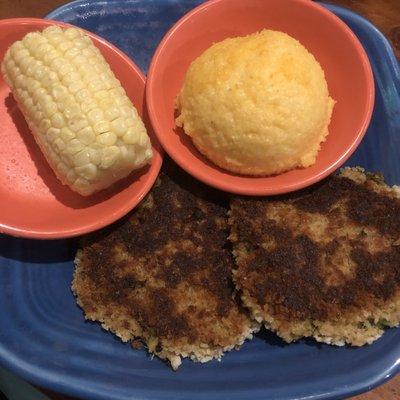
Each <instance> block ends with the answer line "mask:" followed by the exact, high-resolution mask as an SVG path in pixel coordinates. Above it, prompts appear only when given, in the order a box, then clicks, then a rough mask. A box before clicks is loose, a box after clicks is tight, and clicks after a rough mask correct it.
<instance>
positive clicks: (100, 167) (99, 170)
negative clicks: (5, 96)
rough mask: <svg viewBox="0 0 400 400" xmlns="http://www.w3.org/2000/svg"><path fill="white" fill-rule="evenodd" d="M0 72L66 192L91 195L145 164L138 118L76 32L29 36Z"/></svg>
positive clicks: (148, 153) (147, 151) (146, 149)
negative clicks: (67, 188) (66, 186)
mask: <svg viewBox="0 0 400 400" xmlns="http://www.w3.org/2000/svg"><path fill="white" fill-rule="evenodd" d="M1 70H2V73H3V76H4V78H5V80H6V82H7V83H8V85H9V86H10V87H11V89H12V92H13V95H14V97H15V99H16V100H17V102H18V104H19V106H20V108H21V110H22V113H23V114H24V117H25V119H26V120H27V122H28V124H29V127H30V128H31V130H32V132H33V135H34V137H35V140H36V142H37V144H38V145H39V147H40V148H41V150H42V152H43V154H44V155H45V157H46V159H47V161H48V163H49V164H50V166H51V167H52V169H53V170H54V172H55V173H56V175H57V177H58V178H59V179H60V181H61V182H62V183H63V184H65V185H68V186H69V187H70V188H71V189H72V190H74V191H76V192H78V193H80V194H81V195H84V196H87V195H90V194H92V193H94V192H96V191H99V190H102V189H104V188H106V187H108V186H110V185H112V184H113V183H114V182H116V181H118V180H119V179H121V178H124V177H125V176H127V175H128V174H129V173H130V172H131V171H133V170H134V169H137V168H140V167H142V166H143V165H145V164H147V163H148V162H149V161H150V159H151V157H152V150H151V144H150V140H149V137H148V136H147V132H146V128H145V126H144V124H143V122H142V120H141V119H140V117H139V115H138V113H137V111H136V109H135V107H134V106H133V105H132V103H131V101H130V100H129V98H128V97H127V95H126V93H125V90H124V89H123V88H122V87H121V84H120V82H119V81H118V79H116V77H115V76H114V74H113V72H112V71H111V69H110V67H109V65H108V64H107V62H106V61H105V59H104V57H103V56H102V55H101V53H100V51H99V50H98V49H97V47H95V46H94V44H93V43H92V41H91V39H90V38H89V37H88V36H87V35H85V34H84V33H83V32H82V31H81V30H79V29H75V28H68V29H62V28H60V27H56V26H51V27H48V28H46V29H45V30H43V31H42V32H32V33H28V34H27V35H26V36H25V37H24V38H23V39H22V40H21V41H17V42H15V43H14V44H13V45H12V46H11V47H10V48H9V49H8V51H7V53H6V55H5V57H4V60H3V62H2V65H1Z"/></svg>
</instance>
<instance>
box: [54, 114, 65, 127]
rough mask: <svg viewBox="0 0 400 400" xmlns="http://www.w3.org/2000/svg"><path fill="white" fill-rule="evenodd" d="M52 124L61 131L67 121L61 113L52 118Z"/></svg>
mask: <svg viewBox="0 0 400 400" xmlns="http://www.w3.org/2000/svg"><path fill="white" fill-rule="evenodd" d="M51 124H52V125H53V126H54V127H55V128H59V129H61V128H62V127H63V126H64V125H65V120H64V117H63V115H62V114H61V113H60V112H56V113H55V114H53V115H52V116H51Z"/></svg>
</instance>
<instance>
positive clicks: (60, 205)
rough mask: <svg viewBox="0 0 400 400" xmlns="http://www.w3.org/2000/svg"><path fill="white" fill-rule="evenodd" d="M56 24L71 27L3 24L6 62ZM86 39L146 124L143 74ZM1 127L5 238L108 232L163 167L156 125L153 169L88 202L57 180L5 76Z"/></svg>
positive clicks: (0, 204)
mask: <svg viewBox="0 0 400 400" xmlns="http://www.w3.org/2000/svg"><path fill="white" fill-rule="evenodd" d="M54 24H56V25H59V26H70V25H68V24H64V23H61V22H56V21H49V20H43V19H35V18H18V19H8V20H2V21H0V60H2V59H3V57H4V54H5V52H6V50H7V49H8V47H9V46H10V45H11V44H12V43H13V42H14V41H16V40H19V39H21V38H22V37H23V36H24V35H25V34H26V33H28V32H31V31H37V30H42V29H44V28H45V27H46V26H49V25H54ZM86 33H87V34H88V35H89V36H90V37H91V39H92V40H93V42H94V44H95V45H96V46H97V47H98V48H99V49H100V51H101V52H102V54H103V56H104V57H105V59H106V60H107V62H108V63H109V64H110V66H111V69H112V70H113V71H114V73H115V75H116V77H117V78H118V79H119V80H120V81H121V84H122V86H123V87H124V88H125V90H126V92H127V95H128V97H129V98H130V99H131V101H132V103H133V104H134V105H135V107H136V108H137V110H138V112H139V114H140V115H141V116H142V117H143V118H144V121H145V123H146V113H145V96H144V95H145V78H144V76H143V74H142V73H141V71H140V70H139V68H138V67H137V66H136V65H135V64H134V63H133V62H132V61H131V60H130V59H129V58H128V57H127V56H126V55H125V54H124V53H122V52H121V51H120V50H118V49H117V48H116V47H114V46H113V45H111V44H110V43H108V42H106V41H105V40H104V39H102V38H100V37H98V36H96V35H94V34H92V33H90V32H86ZM0 121H1V138H2V139H1V144H2V145H1V147H0V232H4V233H8V234H11V235H14V236H24V237H30V238H41V239H54V238H65V237H70V236H76V235H80V234H83V233H87V232H90V231H94V230H96V229H99V228H102V227H104V226H106V225H108V224H110V223H112V222H114V221H115V220H117V219H118V218H120V217H122V216H123V215H124V214H126V213H127V212H128V211H129V210H131V209H132V208H133V207H135V205H136V204H138V203H139V201H140V200H142V198H143V197H144V196H145V194H146V193H147V192H148V191H149V190H150V188H151V186H152V185H153V183H154V181H155V179H156V178H157V175H158V172H159V170H160V167H161V163H162V155H161V149H160V146H159V144H158V141H157V138H156V137H155V136H154V134H153V133H152V131H151V129H150V124H149V123H146V125H147V128H148V132H149V134H150V138H151V142H152V146H153V152H154V157H153V160H152V163H151V165H150V166H147V167H145V168H142V169H141V170H138V171H135V172H133V173H132V174H131V175H129V176H128V177H127V178H125V179H124V180H122V181H120V182H118V183H117V184H116V185H115V186H113V187H112V188H110V189H108V190H104V191H102V192H99V193H97V194H94V195H92V196H89V197H82V196H80V195H79V194H77V193H75V192H73V191H72V190H70V189H69V188H68V187H67V186H64V185H62V184H61V183H60V181H59V180H58V179H57V178H56V176H55V174H54V172H53V171H52V170H51V168H50V167H49V165H48V164H47V162H46V160H45V158H44V156H43V155H42V153H41V151H40V149H39V147H38V146H37V145H36V143H35V141H34V139H33V136H32V134H31V132H30V131H29V128H28V126H27V124H26V122H25V119H24V117H23V116H22V114H21V112H20V110H19V109H18V106H17V104H16V103H15V100H14V99H13V97H12V95H11V93H10V89H9V87H8V86H7V85H6V83H5V82H4V80H3V78H2V77H1V76H0Z"/></svg>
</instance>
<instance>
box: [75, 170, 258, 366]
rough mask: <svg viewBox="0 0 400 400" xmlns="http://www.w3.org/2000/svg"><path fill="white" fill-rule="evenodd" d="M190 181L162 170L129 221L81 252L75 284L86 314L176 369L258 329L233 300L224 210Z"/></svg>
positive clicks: (219, 352) (206, 358) (229, 346)
mask: <svg viewBox="0 0 400 400" xmlns="http://www.w3.org/2000/svg"><path fill="white" fill-rule="evenodd" d="M185 179H187V178H185ZM190 185H193V187H188V185H187V183H183V182H182V181H181V180H180V179H178V180H176V179H175V178H170V177H168V176H167V175H162V176H161V178H160V179H159V181H158V183H157V184H156V186H155V187H154V188H153V190H152V191H151V192H150V194H149V195H148V196H147V198H146V199H145V200H144V201H143V202H142V203H141V205H140V206H139V207H138V208H137V209H136V210H135V211H133V212H132V213H131V214H130V215H129V216H128V217H127V218H126V219H125V220H124V221H122V222H121V223H119V225H118V226H115V227H113V228H111V229H110V230H109V231H108V232H106V233H103V234H101V235H94V236H93V237H92V238H90V239H89V241H88V243H87V244H86V245H84V246H83V248H82V249H81V250H79V252H78V254H77V256H76V259H75V263H76V270H75V275H74V280H73V284H72V289H73V292H74V293H75V295H76V297H77V302H78V304H79V305H80V306H81V307H82V309H83V310H84V312H85V316H86V318H87V319H89V320H97V321H100V322H101V324H102V326H103V327H104V328H105V329H107V330H110V331H112V332H114V333H115V334H116V335H117V336H119V337H120V338H121V339H122V340H123V341H130V340H134V341H135V342H134V344H135V345H136V344H137V343H136V340H137V338H140V339H141V340H142V342H143V343H144V344H145V345H146V346H147V348H148V350H149V352H150V353H152V354H154V355H157V356H158V357H160V358H162V359H165V360H168V361H169V362H170V363H171V366H172V368H173V369H177V368H178V367H179V365H180V364H181V357H190V358H191V359H192V360H195V361H200V362H206V361H209V360H211V359H213V358H217V359H219V358H220V357H221V356H222V355H223V353H224V352H225V351H228V350H231V349H233V348H238V347H239V346H240V345H241V344H242V343H243V342H244V341H245V339H247V338H251V337H252V333H253V331H254V330H255V329H256V328H257V325H256V324H255V323H254V322H253V321H252V320H251V319H250V318H249V316H248V315H247V313H246V312H244V311H243V310H242V309H241V308H240V306H239V305H238V302H237V301H236V299H235V294H234V287H233V284H232V279H231V272H232V265H233V264H234V261H233V258H232V255H231V253H230V251H229V250H228V249H227V246H226V242H227V219H226V208H225V207H224V206H222V205H219V204H218V203H216V202H215V201H214V199H213V198H212V195H210V191H209V192H206V193H203V194H201V193H199V189H198V188H199V184H197V183H196V185H194V184H192V183H190V184H189V186H190ZM196 188H197V189H196ZM195 190H197V194H193V193H194V192H195Z"/></svg>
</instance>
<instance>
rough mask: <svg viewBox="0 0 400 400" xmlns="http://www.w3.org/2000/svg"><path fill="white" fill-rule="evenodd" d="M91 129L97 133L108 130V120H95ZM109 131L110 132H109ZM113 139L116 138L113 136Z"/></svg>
mask: <svg viewBox="0 0 400 400" xmlns="http://www.w3.org/2000/svg"><path fill="white" fill-rule="evenodd" d="M93 130H94V131H95V132H96V133H97V134H100V133H104V132H108V131H109V130H110V123H109V122H108V121H104V120H103V121H99V122H96V123H95V124H94V125H93ZM110 133H111V132H110ZM112 135H113V136H115V134H114V133H112ZM115 140H117V137H116V136H115Z"/></svg>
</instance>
